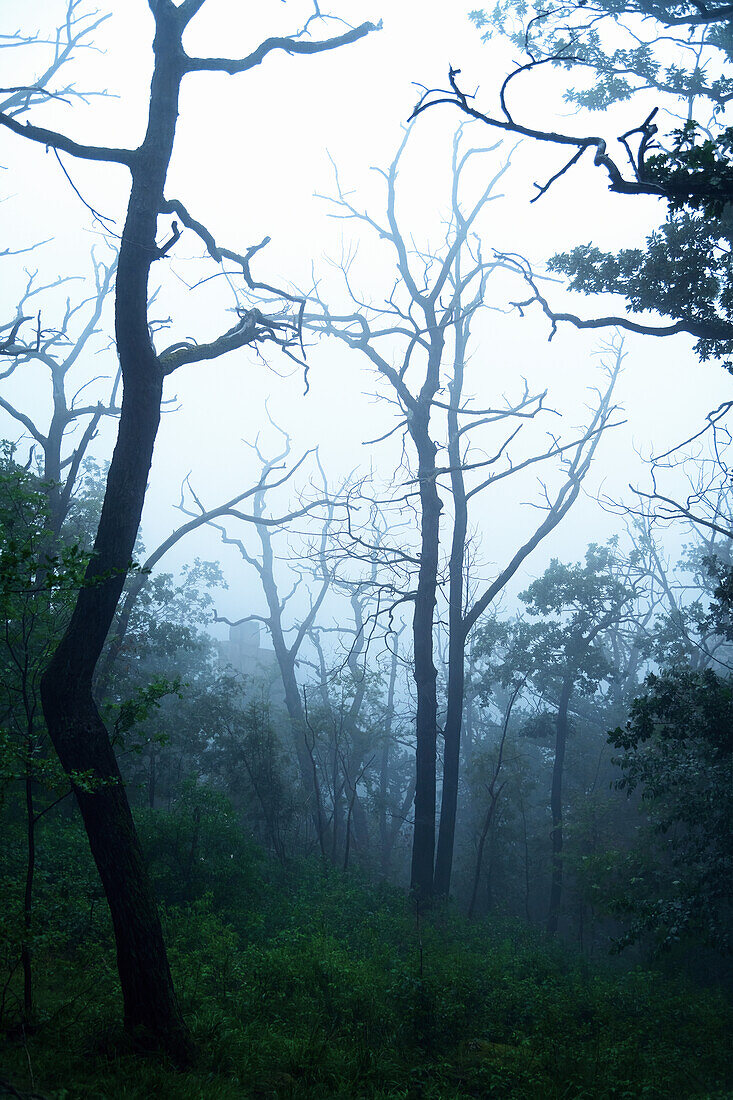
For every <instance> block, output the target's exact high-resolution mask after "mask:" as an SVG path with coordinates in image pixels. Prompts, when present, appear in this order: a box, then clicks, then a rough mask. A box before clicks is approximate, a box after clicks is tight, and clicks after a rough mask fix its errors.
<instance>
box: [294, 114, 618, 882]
mask: <svg viewBox="0 0 733 1100" xmlns="http://www.w3.org/2000/svg"><path fill="white" fill-rule="evenodd" d="M408 135H409V131H408V132H407V133H406V134H405V137H404V139H403V141H402V144H401V146H400V148H399V150H398V152H397V155H396V157H395V159H394V161H393V162H392V164H391V165H390V168H389V170H388V171H387V172H386V173H384V176H385V180H386V184H387V214H386V222H385V223H382V222H379V221H377V220H376V219H375V218H373V217H372V216H371V215H369V214H366V213H363V212H361V211H360V210H359V209H358V208H357V207H356V206H355V205H354V202H353V200H352V199H351V198H350V197H349V196H347V195H346V194H345V193H344V191H343V189H342V188H341V187H340V184H339V183H338V176H337V186H338V195H337V198H336V200H335V201H336V204H337V210H338V212H340V214H341V216H343V217H349V218H353V219H356V220H357V221H361V222H363V223H366V224H367V225H368V226H370V227H371V228H372V229H374V230H376V231H377V232H378V233H379V235H380V237H381V238H382V239H383V240H386V241H388V242H389V244H390V245H391V246H392V248H393V250H394V253H395V256H396V266H397V271H398V281H397V283H396V285H395V288H394V289H393V291H392V293H391V295H390V296H389V298H388V299H387V301H386V302H385V304H384V306H381V307H379V308H377V307H376V306H373V305H365V304H364V303H362V302H360V301H359V300H358V298H357V297H356V296H355V294H354V292H353V289H352V286H351V284H350V280H349V272H348V271H345V272H344V274H345V278H346V285H347V289H348V291H349V293H350V295H351V297H352V300H353V301H354V303H355V305H356V306H357V311H356V312H354V313H352V314H342V315H335V314H332V313H331V312H330V311H329V310H328V308H327V307H326V306H325V305H324V304H323V302H322V301H319V304H320V306H321V310H322V312H321V313H320V314H318V313H314V314H310V313H309V314H306V322H307V323H308V324H309V325H311V326H312V327H313V328H315V329H316V330H318V331H320V332H324V333H327V334H329V335H333V336H335V337H337V338H338V339H340V340H342V341H343V342H344V343H346V344H347V345H348V346H349V347H351V348H353V349H355V350H358V351H360V352H361V353H362V354H364V355H365V356H366V357H367V358H368V359H369V360H370V361H371V363H373V364H374V366H375V367H376V369H377V370H378V371H379V373H380V374H381V375H382V376H383V377H384V378H385V379H387V381H388V382H389V383H390V385H391V386H392V388H393V390H394V394H395V398H396V402H397V405H398V408H399V410H400V420H399V422H398V424H397V426H396V428H395V429H393V431H397V430H401V431H402V432H403V438H406V439H409V441H410V442H411V443H412V446H413V448H414V452H415V454H416V456H417V468H416V470H415V472H414V475H412V474H411V475H409V480H408V482H407V490H406V494H405V498H404V500H405V502H414V505H415V509H416V512H417V525H418V531H419V543H420V549H419V553H418V554H417V555H414V556H413V557H412V558H411V560H410V563H409V564H410V565H411V567H412V569H413V571H414V569H415V568H417V573H418V576H417V585H416V587H415V588H414V590H410V591H409V592H408V593H407V598H409V599H411V600H412V602H413V604H414V615H413V645H414V662H415V671H414V677H415V684H416V691H417V715H416V793H415V832H414V842H413V862H412V887H413V889H415V890H416V891H418V892H419V893H420V894H421V895H422V896H423V897H430V896H431V895H432V894H433V893H434V892H435V891H436V890H437V891H438V892H440V893H446V892H447V890H448V886H449V882H450V869H451V863H452V852H453V835H454V825H455V810H456V800H457V791H458V763H459V745H460V728H461V719H462V711H463V695H464V650H465V646H466V641H467V638H468V635H469V633H470V631H471V629H472V627H473V626H474V624H475V623H476V621H477V619H478V618H479V617H480V615H481V614H482V613H483V612H484V611H485V610H486V608H487V607H488V606H489V604H490V603H491V601H492V600H493V599H495V598H496V596H497V595H498V593H499V592H501V591H502V589H503V588H504V587H505V585H506V584H507V583H508V581H509V580H510V579H511V577H512V576H513V575H514V573H515V572H516V570H517V569H518V568H519V566H520V565H521V563H522V562H523V561H524V560H525V558H526V557H527V556H528V555H529V554H530V553H531V552H532V550H533V549H534V548H535V547H536V546H537V545H538V544H539V542H540V541H541V540H542V539H543V538H544V537H545V536H546V535H547V534H549V533H550V531H552V530H553V529H554V527H555V526H556V525H557V524H558V523H559V522H560V520H561V519H562V518H563V516H564V515H565V514H566V513H567V510H568V509H569V508H570V507H571V505H572V503H573V502H574V501H575V499H576V497H577V495H578V492H579V490H580V484H581V482H582V480H583V477H584V476H585V474H586V472H587V470H588V468H589V466H590V462H591V460H592V457H593V454H594V453H595V450H596V447H597V445H598V441H599V438H600V436H601V434H602V432H603V431H604V430H605V428H606V427H607V426H608V425H609V423H610V418H611V416H612V413H613V407H612V405H611V393H612V391H613V382H614V381H615V377H616V373H617V372H612V377H611V379H610V384H609V386H608V387H607V389H606V392H605V393H604V394H599V395H598V402H597V408H596V409H595V410H594V412H593V414H592V416H591V421H590V423H589V425H588V426H587V427H586V428H584V429H582V430H581V431H580V432H579V433H578V436H577V438H575V439H574V440H571V441H566V442H561V441H560V440H559V438H557V437H556V436H552V435H551V436H550V437H549V443H548V444H547V446H546V447H545V448H544V449H542V450H540V452H539V453H537V454H533V455H532V456H531V457H529V458H527V459H524V460H522V461H521V462H518V461H516V460H514V461H512V459H511V458H509V457H508V452H507V449H508V448H509V446H510V444H511V443H512V441H513V440H514V439H515V437H516V436H517V434H518V432H519V431H520V429H521V426H522V424H523V423H524V422H526V421H527V420H532V419H534V418H535V417H537V416H538V415H539V414H540V413H541V412H543V411H544V404H543V403H544V398H545V396H546V394H544V393H541V394H535V395H533V394H530V393H529V391H528V389H527V387H526V386H525V390H524V393H523V395H522V397H521V398H520V399H519V401H517V402H516V403H514V404H512V403H510V402H508V401H506V400H504V402H503V404H502V403H499V406H498V407H496V408H488V409H476V408H474V407H473V406H471V405H470V402H466V401H465V399H464V397H463V375H464V368H465V363H466V358H467V346H468V341H469V336H470V326H471V321H472V319H473V318H474V316H475V315H476V312H477V310H478V309H479V308H480V307H481V306H482V305H483V304H484V302H485V298H486V293H487V282H488V279H489V278H490V276H491V274H492V273H493V272H495V271H496V270H497V269H498V268H503V267H504V266H505V265H504V264H503V261H502V259H501V258H500V257H499V258H497V257H496V256H493V257H492V258H491V259H490V260H485V259H484V258H483V255H482V249H481V241H480V238H479V236H478V235H477V233H476V231H475V223H476V220H477V218H478V217H479V215H480V213H481V211H482V210H483V209H484V208H485V206H486V204H487V203H488V202H490V201H491V200H492V198H494V197H496V189H497V185H498V184H499V182H500V180H501V179H502V177H503V175H504V173H505V172H506V170H507V168H508V159H507V160H504V161H503V162H502V163H501V164H500V165H499V167H498V169H497V170H496V171H495V172H494V173H493V175H492V176H491V178H490V179H489V182H488V183H487V184H486V186H485V187H484V188H483V189H482V191H481V193H480V195H479V197H478V199H477V200H476V201H475V202H474V203H473V204H472V205H471V206H470V207H469V208H467V209H466V207H465V200H464V198H463V195H462V192H463V191H464V190H465V187H466V179H467V177H468V166H469V165H470V164H471V163H472V160H473V158H475V157H476V156H477V155H479V154H482V153H486V152H493V151H495V150H496V149H497V148H498V146H494V147H492V148H491V149H490V150H479V149H475V148H468V149H465V148H464V147H463V146H462V144H461V141H460V134H459V135H457V137H456V140H455V142H454V146H453V160H452V169H453V174H452V202H451V217H450V221H449V224H448V228H447V230H446V235H445V241H444V246H443V248H442V249H441V250H440V251H439V252H437V253H436V252H432V251H425V250H423V251H420V250H418V249H417V248H416V246H414V244H412V245H411V246H410V247H408V244H407V243H406V242H407V241H408V240H409V237H408V233H407V230H406V228H405V227H404V226H403V225H402V224H401V223H400V220H399V219H398V217H397V214H396V180H397V173H398V167H399V164H400V160H401V157H402V155H403V152H404V150H405V147H406V144H407V140H408ZM395 349H398V350H396V351H395ZM394 357H397V358H396V359H395V358H394ZM395 361H396V362H397V363H398V365H394V364H395ZM618 365H620V361H619V364H618ZM446 385H447V387H448V389H449V393H450V400H449V402H448V403H446V402H445V401H443V399H442V398H441V391H442V389H443V388H444V387H445V386H446ZM444 421H445V422H446V423H445V424H444ZM511 421H514V424H515V425H517V426H516V427H515V426H514V425H512V428H511V429H510V430H509V432H508V436H507V437H506V438H504V439H503V440H502V441H501V442H500V443H499V445H498V446H497V448H496V452H495V453H493V454H489V455H488V457H487V456H486V455H487V452H486V451H484V452H483V454H482V455H481V456H480V457H479V458H477V459H476V460H475V461H471V458H470V457H469V456H468V454H467V449H466V443H467V440H468V437H469V433H470V432H472V431H475V430H476V429H484V430H486V429H487V428H488V427H490V426H495V425H499V427H500V428H501V427H502V425H503V424H504V423H505V422H511ZM446 437H447V438H446ZM444 440H445V442H444ZM441 445H442V446H444V447H445V448H446V451H447V455H448V465H447V466H441V465H439V464H438V462H437V452H438V449H439V447H440V446H441ZM553 458H554V459H556V460H558V461H560V462H561V463H564V464H565V471H564V475H563V482H562V485H561V487H560V488H559V489H557V491H556V494H555V495H554V497H553V498H550V496H549V495H548V494H547V491H545V496H544V498H543V501H542V506H543V507H544V508H545V510H546V515H545V516H544V518H543V520H542V521H541V523H540V524H538V526H537V528H536V530H535V531H534V532H533V534H532V535H531V536H530V537H529V538H528V539H527V541H526V543H524V544H523V545H522V546H521V547H520V548H519V549H518V551H517V552H516V554H515V555H514V556H513V558H512V560H511V561H510V562H509V563H508V565H507V566H506V567H505V568H504V569H503V570H502V571H501V572H500V574H499V576H498V577H497V578H496V579H495V581H494V582H493V583H492V584H490V585H488V586H487V587H486V588H485V590H484V591H483V592H481V593H480V594H477V595H476V598H475V600H474V601H473V602H471V604H470V606H468V607H466V597H465V589H464V574H465V569H466V554H467V549H466V547H467V535H468V501H469V499H470V498H471V497H473V496H475V495H476V494H478V493H480V492H482V491H483V490H484V489H486V488H488V487H489V486H491V485H495V484H497V483H499V482H502V481H504V480H505V478H506V477H508V476H512V475H515V474H520V473H522V472H523V471H526V470H527V469H528V468H529V467H531V466H533V465H535V464H537V463H539V462H542V461H546V460H550V459H553ZM441 479H447V481H448V484H447V486H446V492H447V493H448V495H449V496H451V497H452V500H453V510H454V515H453V540H452V543H453V545H452V551H451V555H450V558H449V563H448V573H449V585H450V597H449V611H448V618H449V635H448V636H449V645H448V647H449V662H448V663H449V686H448V700H447V702H448V714H447V718H446V726H445V766H444V774H443V812H442V814H441V833H440V836H441V837H442V841H440V840H439V845H438V858H437V863H436V860H435V856H436V852H435V825H436V786H437V784H436V767H437V765H436V758H437V752H436V749H437V734H438V695H437V687H436V677H437V673H436V667H435V659H434V634H435V629H436V626H437V617H436V601H437V599H438V594H439V590H440V587H441V585H442V569H441V560H440V557H441V555H440V526H441V512H442V510H443V499H444V497H443V496H442V495H441V490H442V487H443V482H442V480H441Z"/></svg>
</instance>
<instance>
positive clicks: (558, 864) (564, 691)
mask: <svg viewBox="0 0 733 1100" xmlns="http://www.w3.org/2000/svg"><path fill="white" fill-rule="evenodd" d="M572 692H573V677H572V675H571V674H567V675H566V676H565V679H564V680H563V684H562V688H561V691H560V703H559V705H558V708H557V724H556V735H555V760H554V763H553V766H552V790H551V792H550V809H551V811H552V878H551V882H550V908H549V912H548V916H547V931H548V933H549V934H550V935H551V936H554V935H555V934H556V932H557V926H558V922H559V920H560V903H561V901H562V871H563V866H562V842H563V836H562V777H563V768H564V766H565V747H566V745H567V739H568V707H569V705H570V696H571V695H572Z"/></svg>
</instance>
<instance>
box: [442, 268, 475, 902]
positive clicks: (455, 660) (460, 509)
mask: <svg viewBox="0 0 733 1100" xmlns="http://www.w3.org/2000/svg"><path fill="white" fill-rule="evenodd" d="M457 277H458V278H460V267H459V268H458V270H457ZM467 338H468V321H464V322H463V324H461V325H457V326H456V352H455V363H454V368H453V379H452V381H451V385H450V398H451V400H450V409H449V411H448V465H449V466H450V471H451V474H450V478H451V495H452V497H453V536H452V539H451V552H450V561H449V564H448V574H449V589H448V701H447V708H446V716H445V730H444V738H445V745H444V749H443V790H442V795H441V802H440V828H439V830H438V853H437V857H436V860H435V892H436V894H438V895H439V896H442V897H447V896H448V893H449V891H450V879H451V871H452V869H453V849H454V846H455V834H456V814H457V812H458V774H459V768H460V759H461V725H462V722H463V696H464V689H465V679H466V672H465V659H466V658H465V648H466V628H465V625H464V622H463V570H464V561H465V556H466V532H467V530H468V502H467V500H466V488H465V484H464V479H463V469H462V467H461V448H460V435H459V434H458V408H459V405H460V400H461V393H462V391H463V367H464V359H465V349H466V342H467Z"/></svg>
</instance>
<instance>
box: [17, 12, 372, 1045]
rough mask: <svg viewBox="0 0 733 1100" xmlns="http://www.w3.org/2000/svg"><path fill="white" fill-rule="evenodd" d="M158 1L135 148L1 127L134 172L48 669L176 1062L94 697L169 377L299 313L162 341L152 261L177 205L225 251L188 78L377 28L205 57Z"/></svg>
mask: <svg viewBox="0 0 733 1100" xmlns="http://www.w3.org/2000/svg"><path fill="white" fill-rule="evenodd" d="M148 3H149V7H150V10H151V12H152V15H153V18H154V21H155V37H154V41H153V54H154V67H153V76H152V82H151V89H150V105H149V111H148V124H147V130H146V134H145V137H144V139H143V142H142V144H141V145H140V146H139V147H138V148H137V149H130V148H124V147H116V146H113V145H108V146H98V145H88V144H85V143H83V142H79V141H76V140H74V139H73V138H71V137H70V136H68V135H67V134H64V133H59V132H57V131H55V130H51V129H48V128H46V127H43V126H38V125H35V124H34V123H32V122H30V121H28V122H26V123H25V124H22V123H20V122H19V121H18V120H17V119H16V118H15V117H14V115H13V114H12V113H9V112H0V126H2V127H3V128H4V129H5V130H7V131H10V132H11V133H12V134H15V135H17V136H19V137H21V138H22V139H24V140H30V141H33V142H37V143H39V144H41V145H43V146H46V147H47V148H50V149H53V150H55V151H56V152H57V153H67V154H69V155H70V156H72V157H76V158H79V159H82V160H85V161H89V162H92V163H94V162H102V163H105V164H112V165H119V166H120V167H122V168H124V169H126V170H127V171H128V172H129V173H130V178H131V190H130V197H129V202H128V206H127V214H126V220H125V226H124V231H123V235H122V240H121V242H120V251H119V263H118V270H117V281H116V294H115V333H116V341H117V353H118V355H119V360H120V369H121V372H122V380H123V398H122V406H121V411H120V418H119V428H118V435H117V443H116V446H115V450H114V454H113V456H112V461H111V464H110V468H109V473H108V477H107V485H106V491H105V498H104V503H103V505H102V513H101V517H100V521H99V528H98V531H97V536H96V540H95V544H94V550H93V556H92V559H91V561H90V564H89V568H88V571H87V577H86V581H87V583H86V584H85V586H84V587H83V588H82V590H81V591H80V593H79V597H78V600H77V603H76V606H75V609H74V612H73V614H72V616H71V620H70V623H69V626H68V628H67V630H66V632H65V635H64V637H63V639H62V640H61V642H60V644H59V646H58V648H57V650H56V652H55V654H54V657H53V659H52V661H51V663H50V665H49V668H48V670H47V672H46V674H45V676H44V678H43V684H42V694H43V705H44V713H45V717H46V721H47V724H48V729H49V733H50V736H51V739H52V741H53V744H54V747H55V749H56V751H57V753H58V755H59V759H60V760H61V763H62V765H63V767H64V768H65V770H66V771H67V773H68V774H69V775H70V776H71V777H72V779H73V776H74V775H75V774H78V773H85V774H90V773H91V774H92V775H93V776H94V777H95V784H94V790H91V791H90V790H88V789H87V790H82V789H81V788H80V787H79V785H78V784H76V785H75V792H76V797H77V801H78V803H79V806H80V809H81V813H82V817H83V819H84V824H85V827H86V830H87V835H88V837H89V842H90V845H91V849H92V853H93V855H94V859H95V862H96V865H97V868H98V870H99V873H100V876H101V879H102V883H103V887H104V891H105V895H106V897H107V900H108V902H109V906H110V911H111V914H112V921H113V926H114V931H115V939H116V944H117V961H118V968H119V973H120V981H121V985H122V993H123V1000H124V1017H125V1024H126V1027H127V1028H128V1029H129V1030H130V1031H132V1032H134V1033H136V1034H142V1035H144V1036H147V1037H148V1040H149V1041H152V1042H154V1043H156V1044H158V1045H160V1046H162V1047H163V1048H165V1049H166V1050H167V1051H168V1052H169V1053H170V1054H171V1055H172V1056H173V1057H174V1058H176V1059H177V1060H179V1061H186V1060H187V1059H188V1057H189V1056H190V1039H189V1036H188V1032H187V1029H186V1027H185V1024H184V1022H183V1019H182V1017H181V1014H180V1009H179V1007H178V1004H177V1001H176V998H175V994H174V990H173V983H172V979H171V975H170V969H169V966H168V961H167V958H166V953H165V947H164V944H163V937H162V931H161V927H160V920H159V917H158V913H157V909H156V904H155V900H154V895H153V892H152V888H151V885H150V882H149V878H148V874H147V871H146V868H145V864H144V860H143V855H142V851H141V848H140V844H139V841H138V838H137V834H136V831H135V827H134V823H133V820H132V815H131V813H130V808H129V805H128V801H127V797H126V794H125V790H124V786H123V783H122V780H121V776H120V771H119V767H118V764H117V761H116V759H115V754H114V751H113V748H112V745H111V742H110V738H109V735H108V731H107V730H106V728H105V725H104V723H103V721H102V719H101V717H100V714H99V712H98V710H97V707H96V705H95V702H94V698H93V694H92V680H93V676H94V670H95V666H96V664H97V661H98V659H99V656H100V654H101V652H102V648H103V646H104V642H105V638H106V635H107V632H108V630H109V628H110V625H111V623H112V620H113V618H114V614H115V610H116V607H117V604H118V601H119V598H120V594H121V592H122V588H123V585H124V581H125V577H126V575H127V571H128V568H129V563H130V560H131V557H132V552H133V547H134V542H135V537H136V534H137V531H138V527H139V524H140V515H141V512H142V506H143V501H144V498H145V490H146V486H147V479H148V475H149V471H150V467H151V462H152V455H153V446H154V443H155V438H156V435H157V431H158V425H159V421H160V408H161V399H162V391H163V383H164V380H165V378H166V377H168V376H170V375H171V374H172V373H173V372H174V371H175V370H177V369H178V368H179V367H181V366H183V365H185V364H195V363H201V362H205V361H208V360H212V359H215V358H218V357H219V356H221V355H224V354H226V353H227V352H230V351H235V350H237V349H239V348H242V347H245V346H247V345H255V344H257V343H261V342H262V341H272V342H275V343H279V344H280V345H285V346H287V345H288V344H289V343H290V341H291V339H292V338H293V336H294V334H295V332H296V330H297V318H296V317H294V316H291V317H287V316H285V317H283V316H282V315H280V316H279V317H278V316H270V317H266V316H264V315H263V314H262V312H261V311H260V310H259V309H257V308H254V309H250V310H244V311H243V312H242V315H241V316H239V317H238V318H237V322H236V324H235V325H234V326H232V327H231V328H229V329H228V330H227V331H226V332H224V333H222V334H221V335H220V336H219V337H217V338H216V339H214V340H211V341H207V342H202V343H193V342H186V343H183V344H181V343H179V344H175V345H173V346H172V347H169V348H166V349H164V350H162V351H158V350H156V348H155V346H154V343H153V340H152V338H151V334H150V328H149V318H148V298H149V291H148V282H149V277H150V272H151V269H152V267H153V264H154V263H156V262H157V261H159V260H160V259H161V258H162V257H164V256H165V255H166V254H167V253H169V252H170V250H171V248H172V247H173V246H174V245H175V242H176V241H177V239H178V237H179V236H180V232H181V230H180V228H179V222H178V221H174V222H173V223H172V229H171V234H170V237H169V238H168V240H166V241H165V243H164V244H163V245H162V246H161V245H159V244H158V240H157V237H158V219H159V217H160V215H161V214H164V213H170V212H175V213H176V214H177V217H178V219H179V220H180V222H182V223H183V225H184V226H185V227H186V228H188V229H190V230H192V231H193V232H195V233H197V234H198V236H199V237H200V238H201V239H202V240H203V242H204V244H205V245H206V247H207V250H208V251H209V253H210V255H211V256H212V258H213V259H215V260H216V261H217V262H218V261H220V260H221V258H222V255H223V253H222V251H221V250H220V249H219V248H218V247H217V245H216V243H215V242H214V240H213V238H212V236H211V235H210V234H209V233H208V232H207V231H206V230H205V228H204V227H203V225H202V224H201V222H199V221H198V220H196V219H194V218H192V217H191V216H190V215H189V214H188V211H187V210H186V208H185V207H184V206H183V205H182V204H181V203H180V202H179V201H178V200H174V199H171V198H166V196H165V185H166V178H167V174H168V166H169V163H170V158H171V155H172V152H173V145H174V140H175V134H176V123H177V118H178V108H179V94H180V88H181V83H182V81H183V79H184V77H189V76H190V74H192V73H205V72H220V73H222V72H223V73H229V74H236V73H242V72H246V71H248V70H250V69H252V68H254V67H255V66H257V65H259V64H260V63H261V62H262V61H264V60H265V58H266V57H268V55H269V54H271V53H272V52H273V51H276V50H282V51H284V52H286V53H289V54H314V53H320V52H322V51H324V50H331V49H335V48H337V47H339V46H342V45H347V44H349V43H353V42H355V41H357V40H358V39H361V38H363V37H364V36H365V35H367V34H368V33H369V32H370V31H372V30H374V29H375V28H374V26H373V25H372V24H370V23H364V24H362V25H361V26H360V27H356V28H353V29H349V30H346V31H344V32H343V33H342V34H340V35H337V36H334V37H331V38H327V39H325V40H322V41H315V40H313V39H311V38H310V37H309V35H308V34H302V33H301V34H300V35H298V34H296V35H293V36H291V37H284V38H269V39H266V40H265V41H264V42H262V43H261V45H260V46H259V47H258V48H257V49H256V50H254V51H253V52H252V53H250V54H248V55H247V56H246V57H239V58H201V57H193V56H189V55H188V54H187V53H186V51H185V50H184V48H183V42H182V40H183V35H184V32H185V31H186V28H187V27H188V26H189V24H190V23H191V21H192V20H193V19H194V17H195V16H196V15H197V14H198V12H200V11H201V9H202V8H203V6H204V4H205V0H181V2H180V3H179V4H178V5H176V4H174V3H173V2H172V0H148ZM309 22H310V21H309ZM305 29H306V28H304V30H305ZM307 29H308V30H310V27H309V28H307ZM260 247H261V246H255V247H254V248H251V249H249V250H248V251H245V252H244V253H239V252H236V253H235V252H233V251H231V252H230V251H228V252H227V254H228V255H229V258H230V259H233V260H234V262H236V263H238V265H239V268H240V270H241V274H242V278H243V280H244V281H245V282H246V283H250V284H251V283H253V282H254V280H253V279H252V276H251V273H250V262H251V259H252V257H253V256H254V255H255V254H256V253H257V252H258V251H259V248H260ZM289 300H290V296H288V295H284V296H283V297H281V301H285V302H288V301H289Z"/></svg>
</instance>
